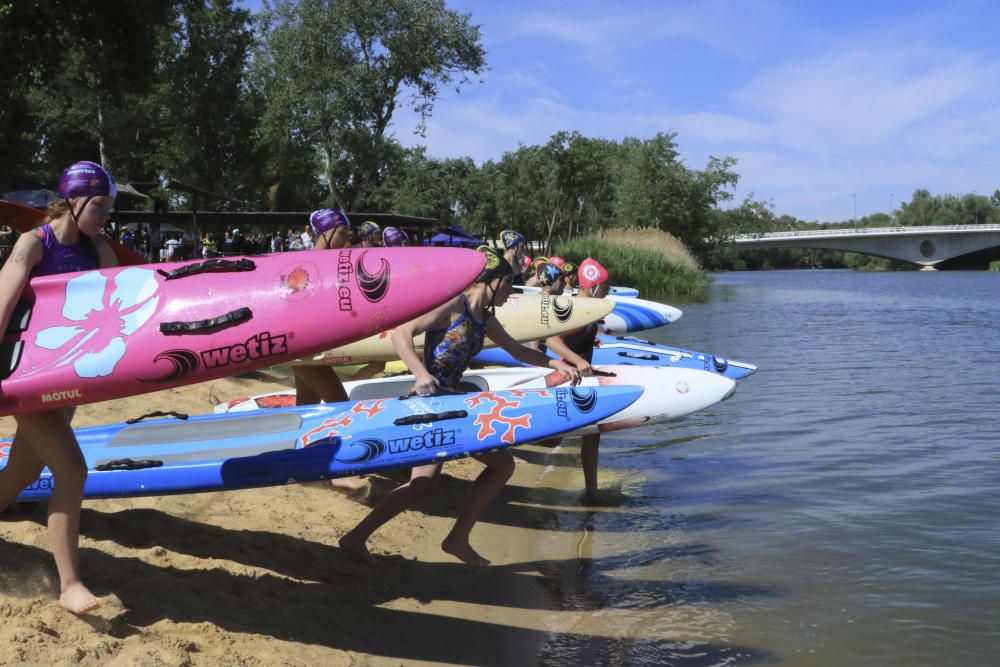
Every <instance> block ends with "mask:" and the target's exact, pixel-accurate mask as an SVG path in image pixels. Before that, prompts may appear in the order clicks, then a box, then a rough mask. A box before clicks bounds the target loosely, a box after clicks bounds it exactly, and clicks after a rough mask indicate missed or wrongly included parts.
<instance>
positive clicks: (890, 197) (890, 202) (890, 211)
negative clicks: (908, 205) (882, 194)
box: [889, 193, 896, 220]
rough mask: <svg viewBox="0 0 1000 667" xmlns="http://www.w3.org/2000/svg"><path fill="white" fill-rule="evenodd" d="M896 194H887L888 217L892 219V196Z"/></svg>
mask: <svg viewBox="0 0 1000 667" xmlns="http://www.w3.org/2000/svg"><path fill="white" fill-rule="evenodd" d="M895 196H896V195H895V194H893V193H890V194H889V219H890V220H892V198H893V197H895Z"/></svg>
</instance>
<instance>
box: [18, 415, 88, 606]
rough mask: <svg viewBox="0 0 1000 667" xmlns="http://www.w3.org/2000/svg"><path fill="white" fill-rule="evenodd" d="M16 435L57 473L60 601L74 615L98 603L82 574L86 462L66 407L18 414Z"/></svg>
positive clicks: (52, 511) (53, 527)
mask: <svg viewBox="0 0 1000 667" xmlns="http://www.w3.org/2000/svg"><path fill="white" fill-rule="evenodd" d="M15 419H16V420H17V426H18V428H17V435H18V437H19V438H22V443H24V444H28V445H29V446H30V447H31V448H32V449H33V450H34V451H35V453H36V455H37V456H38V458H40V459H41V460H42V461H44V462H45V465H47V466H48V468H49V470H50V471H52V476H53V490H52V499H51V500H50V501H49V520H48V527H49V540H50V541H51V544H52V555H53V556H54V557H55V561H56V569H57V570H58V572H59V589H60V592H61V593H60V596H59V604H60V605H62V606H63V607H65V608H66V609H68V610H69V611H71V612H73V613H75V614H82V613H86V612H88V611H90V610H92V609H94V608H95V607H97V605H98V601H97V598H96V597H94V595H93V594H92V593H91V592H90V591H89V590H88V589H87V587H86V586H84V585H83V581H82V580H81V577H80V563H79V552H80V505H81V503H82V502H83V485H84V482H85V481H86V480H87V464H86V462H85V461H84V459H83V455H82V454H81V453H80V446H79V445H78V444H77V442H76V437H75V436H74V435H73V429H72V428H70V425H69V419H68V417H67V413H66V412H64V411H62V410H54V411H50V412H34V413H30V414H22V415H17V416H16V417H15Z"/></svg>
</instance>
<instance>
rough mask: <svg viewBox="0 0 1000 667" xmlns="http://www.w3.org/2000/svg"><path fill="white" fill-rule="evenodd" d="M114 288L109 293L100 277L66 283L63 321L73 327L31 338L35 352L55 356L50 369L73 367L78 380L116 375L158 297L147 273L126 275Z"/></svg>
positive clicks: (151, 275) (135, 271) (91, 274)
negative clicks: (128, 342) (54, 353)
mask: <svg viewBox="0 0 1000 667" xmlns="http://www.w3.org/2000/svg"><path fill="white" fill-rule="evenodd" d="M112 284H113V289H111V290H109V289H108V278H106V277H105V276H103V275H101V273H100V272H99V271H91V272H88V273H85V274H83V275H81V276H77V277H76V278H72V279H70V280H69V281H67V282H66V303H65V304H64V305H63V309H62V315H63V317H64V318H65V319H66V320H69V321H71V322H76V323H77V324H72V325H61V326H54V327H49V328H47V329H43V330H42V331H39V332H38V334H37V335H36V336H35V344H36V345H37V346H38V347H41V348H44V349H46V350H56V351H58V352H59V357H58V358H57V359H56V360H55V361H53V362H52V364H54V365H56V366H65V365H66V364H73V370H74V371H76V374H77V375H79V376H80V377H82V378H95V377H104V376H107V375H111V373H112V372H113V371H114V370H115V366H116V365H117V364H118V362H119V361H121V358H122V357H123V356H125V343H126V338H127V337H128V336H131V335H132V334H134V333H135V332H136V331H138V330H139V328H140V327H141V326H142V325H143V324H145V323H146V322H147V321H148V320H149V318H151V317H152V316H153V313H155V312H156V305H157V303H159V300H160V297H159V296H157V295H156V292H157V289H158V287H157V284H156V278H155V274H154V272H153V271H151V270H149V269H140V268H128V269H124V270H122V271H120V272H119V273H118V274H117V275H116V276H115V277H114V279H113V283H112ZM48 365H50V364H46V366H48Z"/></svg>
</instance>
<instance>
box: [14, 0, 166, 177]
mask: <svg viewBox="0 0 1000 667" xmlns="http://www.w3.org/2000/svg"><path fill="white" fill-rule="evenodd" d="M17 4H20V3H17ZM171 5H172V2H171V0H141V1H133V0H79V1H77V2H51V3H40V4H39V7H40V8H42V9H45V8H47V10H48V11H47V12H44V13H40V14H39V15H38V16H37V18H38V20H40V21H42V24H41V25H40V27H41V28H42V29H43V34H44V35H45V40H46V44H45V48H46V49H49V50H51V51H53V52H54V53H55V54H56V55H57V58H58V62H57V64H56V65H55V66H53V67H51V68H50V69H45V70H41V71H40V74H43V75H44V80H42V79H41V78H39V79H37V80H35V81H32V84H33V85H32V87H31V89H30V91H29V92H28V100H29V104H30V105H31V108H32V109H33V114H34V116H35V118H36V121H37V124H36V127H35V134H36V141H37V144H36V146H37V151H36V163H37V164H38V165H39V167H40V168H42V169H44V170H45V171H47V172H50V173H52V172H55V173H58V170H59V169H61V168H63V167H65V166H66V165H67V164H69V163H70V162H73V161H76V160H80V159H95V160H99V161H100V162H101V163H103V164H105V165H106V166H108V167H110V168H111V169H112V171H115V172H116V174H117V175H118V176H119V178H122V179H124V178H127V177H128V173H127V169H125V170H123V169H120V168H119V167H121V165H122V164H124V163H125V162H126V160H127V157H128V156H130V155H133V154H135V153H137V152H141V151H142V150H143V147H144V145H145V142H143V141H142V140H141V139H140V140H139V141H137V140H136V137H135V135H134V134H132V133H130V132H129V131H128V129H130V128H133V127H136V126H137V125H141V122H140V121H138V120H137V119H136V115H137V113H138V112H137V110H136V106H135V105H134V104H132V102H133V101H134V99H135V97H136V96H138V95H143V94H146V93H148V92H149V90H150V88H151V85H152V81H153V80H154V70H155V67H156V63H157V58H156V46H155V45H156V35H157V31H158V30H159V29H160V28H161V27H162V26H163V25H164V24H165V23H166V22H167V20H168V17H169V11H170V7H171ZM21 29H22V30H26V29H28V26H26V25H22V26H21ZM5 55H6V54H5ZM123 171H124V173H123Z"/></svg>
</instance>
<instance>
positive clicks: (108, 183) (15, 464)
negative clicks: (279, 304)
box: [0, 162, 118, 614]
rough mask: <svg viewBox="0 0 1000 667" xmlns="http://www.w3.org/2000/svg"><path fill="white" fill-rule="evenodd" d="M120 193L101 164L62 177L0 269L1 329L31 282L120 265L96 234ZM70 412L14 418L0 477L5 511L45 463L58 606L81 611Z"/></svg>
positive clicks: (81, 471)
mask: <svg viewBox="0 0 1000 667" xmlns="http://www.w3.org/2000/svg"><path fill="white" fill-rule="evenodd" d="M116 194H117V187H116V185H115V180H114V178H112V177H111V174H110V173H108V171H107V170H106V169H104V167H102V166H100V165H99V164H95V163H93V162H77V163H75V164H73V165H70V166H69V167H68V168H67V169H66V170H65V171H64V172H63V173H62V176H61V177H60V179H59V199H57V200H55V201H53V202H52V203H51V204H49V217H48V220H47V223H46V224H44V225H42V226H41V227H39V228H38V229H36V230H35V231H34V232H28V233H27V234H22V235H21V238H19V239H18V240H17V243H16V244H14V249H13V251H12V252H11V256H10V259H8V260H7V262H6V263H5V264H4V266H3V270H2V271H0V331H6V330H7V324H8V323H9V322H10V317H11V314H12V313H13V311H14V307H15V306H16V305H17V302H18V300H19V299H20V298H21V293H22V292H23V291H24V288H25V286H26V285H27V284H28V281H29V280H30V279H32V278H35V277H38V276H48V275H54V274H58V273H69V272H72V271H87V270H90V269H96V268H98V267H105V266H116V265H117V264H118V260H117V259H116V258H115V253H114V251H113V250H112V249H111V246H109V245H108V243H107V242H106V241H105V240H104V239H103V238H102V237H100V236H99V234H100V231H101V228H102V227H103V226H104V223H105V221H107V219H108V216H109V215H110V214H111V210H112V209H113V208H114V205H115V195H116ZM73 411H74V408H55V409H52V410H44V411H41V412H30V413H23V412H22V413H20V414H17V415H14V420H15V421H16V422H17V431H16V432H15V433H14V442H13V444H12V445H11V447H10V456H9V458H8V459H7V467H6V468H4V469H3V471H2V472H0V509H3V508H5V507H7V506H8V505H9V504H11V503H12V502H14V500H15V499H16V498H17V496H18V495H19V494H20V493H21V491H22V490H24V487H26V486H27V485H28V484H31V483H32V482H34V481H35V480H36V479H38V475H39V474H40V473H41V472H42V468H43V467H45V466H48V468H49V470H51V471H52V476H53V477H54V481H55V485H54V489H53V491H52V499H51V500H50V501H49V516H48V528H49V540H50V542H51V544H52V555H53V556H54V557H55V561H56V569H57V570H58V572H59V591H60V594H59V604H60V605H61V606H63V607H64V608H66V609H68V610H70V611H71V612H73V613H75V614H83V613H86V612H88V611H90V610H92V609H94V608H95V607H97V605H98V601H97V598H96V597H94V595H93V594H92V593H91V592H90V590H89V589H87V587H86V586H84V585H83V581H82V580H81V578H80V563H79V559H78V554H79V549H80V506H81V503H82V502H83V484H84V482H85V481H86V480H87V464H86V462H85V461H84V459H83V454H82V453H81V452H80V445H79V444H78V443H77V441H76V436H75V435H74V434H73V428H72V427H71V426H70V420H71V419H72V418H73Z"/></svg>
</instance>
